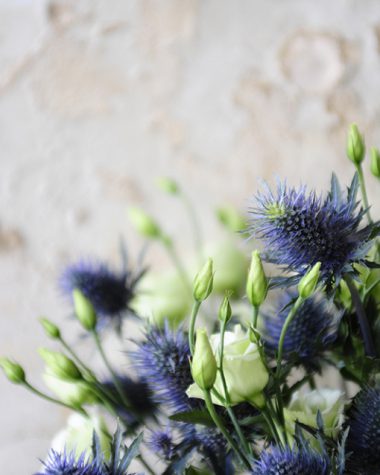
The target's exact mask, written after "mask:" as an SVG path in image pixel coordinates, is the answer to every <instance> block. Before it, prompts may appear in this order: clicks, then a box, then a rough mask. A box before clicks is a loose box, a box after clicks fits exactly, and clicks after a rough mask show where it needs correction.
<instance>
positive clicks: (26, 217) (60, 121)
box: [0, 0, 380, 475]
mask: <svg viewBox="0 0 380 475" xmlns="http://www.w3.org/2000/svg"><path fill="white" fill-rule="evenodd" d="M379 51H380V8H379V1H378V0H373V1H371V0H333V1H331V0H319V1H318V2H308V1H296V0H265V1H259V0H245V1H243V0H237V1H228V0H214V1H211V0H204V1H201V0H166V1H164V0H161V1H160V0H136V1H132V0H67V1H64V0H61V1H58V0H50V1H48V0H1V1H0V163H1V169H0V170H1V171H0V183H1V186H0V269H1V271H0V353H1V354H10V355H13V356H14V357H15V358H16V359H18V360H20V361H22V362H23V363H25V366H26V367H27V370H28V374H30V376H31V378H33V379H34V380H35V381H37V382H38V381H39V376H38V375H39V372H40V371H41V367H42V365H41V362H40V360H39V358H38V357H37V355H36V352H35V348H36V347H37V346H39V345H41V344H43V343H46V342H45V339H44V337H43V335H42V332H41V331H40V328H39V326H38V323H37V320H36V317H37V316H39V315H41V314H45V315H48V316H49V317H51V318H55V319H57V320H58V321H64V324H65V326H66V327H67V329H68V330H67V331H68V332H71V331H72V328H73V327H71V326H69V323H68V321H67V320H66V319H65V317H66V316H67V315H68V313H69V310H68V308H67V306H65V304H64V302H63V300H62V298H61V297H60V296H59V293H58V291H57V288H56V277H57V273H58V271H59V269H60V268H61V267H62V266H63V265H64V263H65V262H67V260H68V259H72V258H76V257H78V256H81V255H83V254H84V255H89V254H90V255H91V254H99V255H101V256H104V257H106V258H115V257H116V255H117V247H118V238H119V236H120V235H121V234H124V235H125V236H126V238H127V241H128V242H129V244H130V248H131V251H132V254H133V253H134V252H136V251H137V250H138V249H139V246H140V244H139V242H138V240H137V239H136V237H135V236H134V234H133V233H132V231H131V230H130V229H129V227H128V225H127V222H126V219H125V209H126V206H127V205H128V204H131V203H132V202H138V203H140V204H142V205H144V206H145V207H146V208H147V209H149V210H150V211H152V212H153V213H155V214H156V215H157V216H159V217H160V218H161V220H162V222H163V223H164V224H165V226H166V228H167V229H168V230H169V231H170V232H172V233H173V234H174V235H177V236H178V237H180V238H181V247H182V249H187V247H188V244H189V242H188V237H187V235H188V233H187V229H186V227H185V225H182V220H181V219H182V217H181V214H180V209H179V208H178V207H177V205H176V204H171V203H170V202H169V201H168V198H167V197H164V196H161V195H160V196H159V197H158V196H157V192H156V190H155V188H154V179H155V177H156V176H158V175H171V176H173V177H176V178H177V179H178V180H179V181H180V182H181V183H182V184H183V186H184V188H185V189H186V190H187V192H188V193H189V194H190V195H191V197H192V198H193V199H194V201H195V202H196V203H197V204H198V205H199V206H201V207H202V213H203V215H202V216H203V221H204V225H205V227H206V229H207V234H208V236H210V238H212V236H214V235H215V232H216V231H215V226H214V224H212V223H213V220H212V219H210V216H211V210H212V207H213V206H214V205H215V204H219V203H221V202H225V201H231V202H232V203H234V204H235V205H237V206H240V207H241V208H244V207H245V206H246V205H247V202H248V198H249V197H250V195H251V194H252V192H253V191H254V190H255V188H256V186H257V180H258V178H260V177H263V178H266V179H272V178H273V176H274V175H275V174H278V175H279V176H282V177H285V176H286V177H288V178H289V181H290V182H292V183H295V184H297V183H299V182H301V181H302V182H305V183H308V184H309V185H311V186H317V187H318V188H321V189H322V188H323V187H325V186H326V184H327V182H328V180H329V176H330V173H331V170H332V169H335V170H336V171H338V172H339V174H340V175H341V177H342V179H343V180H344V181H348V179H349V178H350V176H351V174H352V167H351V166H350V164H349V163H348V162H347V161H346V159H345V153H344V141H345V130H346V127H347V124H349V123H350V122H351V121H357V122H358V123H359V124H360V126H361V128H362V129H363V130H364V131H365V134H366V137H367V139H368V141H369V142H370V143H371V144H376V143H377V144H378V145H380V126H379V114H380V94H379V84H380V75H379V74H380V55H379ZM368 185H369V191H370V195H371V197H372V199H373V200H375V198H376V196H375V193H376V187H375V185H376V183H375V180H374V179H373V178H371V177H369V182H368ZM377 198H378V196H377ZM179 223H180V224H179ZM150 259H151V260H153V261H154V262H156V263H157V264H160V263H161V262H163V257H162V256H161V255H160V254H159V253H158V252H157V251H156V250H154V252H151V254H150ZM72 338H75V336H74V333H72ZM0 388H1V391H0V426H1V430H0V467H1V469H3V470H4V469H5V468H6V469H7V470H6V472H7V475H27V474H30V473H31V472H32V471H33V469H36V468H37V467H38V463H37V462H36V457H37V456H40V457H43V456H44V454H45V452H46V449H47V447H48V444H49V440H50V437H51V436H52V434H53V433H54V432H55V430H56V429H57V428H59V427H60V425H61V424H62V423H63V421H64V419H65V414H64V413H63V412H62V411H61V410H60V409H57V408H54V407H51V406H50V405H48V404H45V403H43V402H41V401H39V400H36V399H35V398H33V397H32V396H29V395H28V394H25V393H24V391H23V390H22V389H20V388H17V387H11V386H10V385H9V384H8V383H6V382H5V380H4V379H3V378H1V379H0ZM33 464H34V465H33Z"/></svg>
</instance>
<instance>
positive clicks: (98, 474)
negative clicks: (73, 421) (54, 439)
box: [35, 450, 104, 475]
mask: <svg viewBox="0 0 380 475" xmlns="http://www.w3.org/2000/svg"><path fill="white" fill-rule="evenodd" d="M43 466H44V467H43V469H42V470H43V471H42V472H39V473H37V474H35V475H104V472H103V470H102V467H101V465H98V464H97V463H96V462H95V461H93V462H90V461H89V460H88V459H87V458H86V455H85V454H84V453H83V454H82V455H80V456H79V457H76V456H75V454H74V453H73V452H70V453H68V452H67V451H66V450H64V451H63V452H57V451H55V450H51V451H50V453H49V456H48V459H47V460H46V462H43Z"/></svg>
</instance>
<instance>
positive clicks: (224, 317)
mask: <svg viewBox="0 0 380 475" xmlns="http://www.w3.org/2000/svg"><path fill="white" fill-rule="evenodd" d="M231 315H232V310H231V305H230V299H229V298H228V295H226V296H225V297H224V299H223V302H222V304H221V306H220V308H219V314H218V317H219V320H220V321H221V322H225V323H227V322H228V320H229V319H230V318H231Z"/></svg>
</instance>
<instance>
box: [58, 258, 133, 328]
mask: <svg viewBox="0 0 380 475" xmlns="http://www.w3.org/2000/svg"><path fill="white" fill-rule="evenodd" d="M140 277H141V273H140V274H137V275H134V274H132V273H131V272H130V271H126V270H123V271H115V270H112V269H111V268H110V267H109V266H108V265H107V264H106V263H104V262H100V261H94V262H91V261H79V262H77V263H74V264H72V265H70V266H68V267H67V268H66V270H65V271H64V272H63V274H62V275H61V278H60V286H61V288H62V290H63V291H64V293H65V294H67V295H69V296H70V297H71V294H72V292H73V290H74V289H75V288H77V289H79V290H80V291H81V292H82V293H83V295H84V296H85V297H87V298H88V299H89V300H90V302H91V303H92V305H93V306H94V309H95V311H96V313H97V315H98V317H99V320H100V326H101V327H102V326H104V325H105V324H106V323H107V322H113V323H115V324H116V326H117V327H119V328H120V325H121V319H122V316H123V315H124V314H125V313H126V312H128V311H131V309H130V307H129V306H130V303H131V301H132V299H133V297H134V295H135V287H136V284H137V282H138V281H139V279H140Z"/></svg>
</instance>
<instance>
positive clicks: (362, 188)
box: [356, 164, 373, 224]
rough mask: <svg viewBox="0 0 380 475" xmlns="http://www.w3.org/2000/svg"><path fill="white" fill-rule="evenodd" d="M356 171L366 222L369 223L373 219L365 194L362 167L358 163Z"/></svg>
mask: <svg viewBox="0 0 380 475" xmlns="http://www.w3.org/2000/svg"><path fill="white" fill-rule="evenodd" d="M356 171H357V172H358V178H359V186H360V189H361V192H362V197H363V203H364V207H365V209H366V210H367V217H368V222H369V224H372V223H373V220H372V218H371V215H370V213H369V202H368V196H367V188H366V185H365V180H364V174H363V168H362V166H361V165H360V164H359V165H357V166H356Z"/></svg>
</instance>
